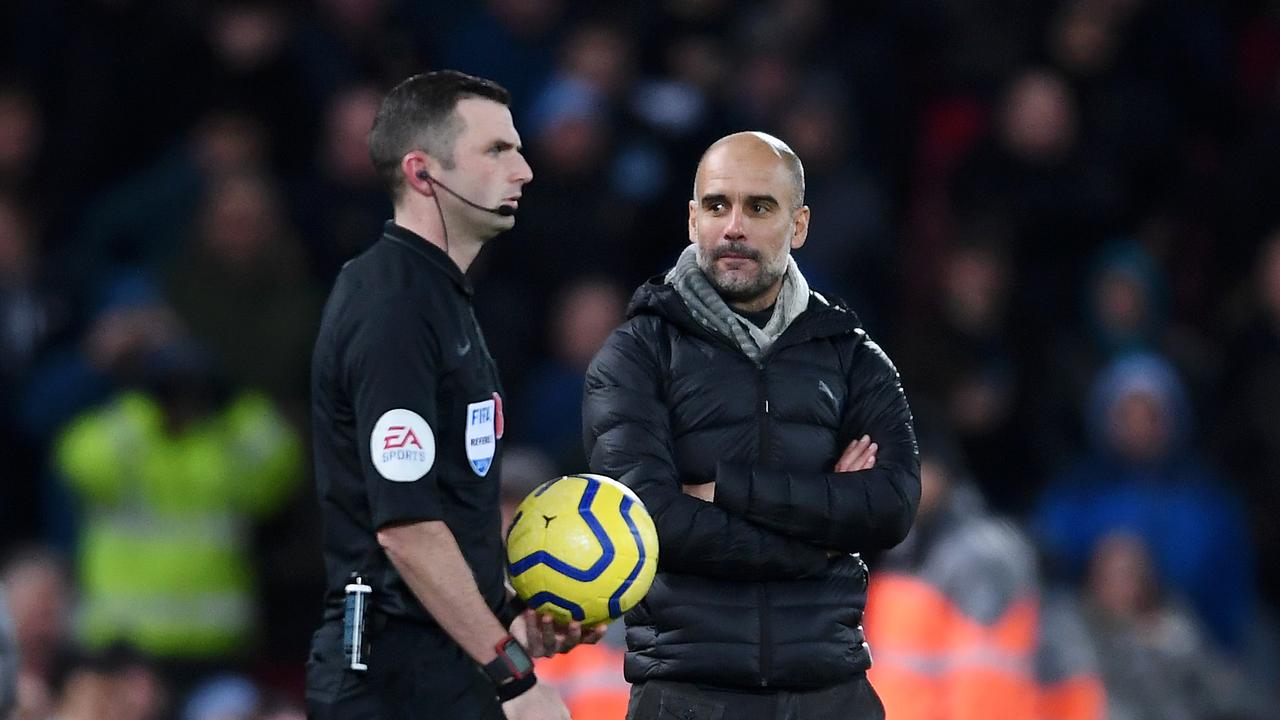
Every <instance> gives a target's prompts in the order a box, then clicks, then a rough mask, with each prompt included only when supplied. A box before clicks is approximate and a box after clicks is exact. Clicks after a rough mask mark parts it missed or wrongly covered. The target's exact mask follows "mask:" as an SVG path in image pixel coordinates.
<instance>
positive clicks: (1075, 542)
mask: <svg viewBox="0 0 1280 720" xmlns="http://www.w3.org/2000/svg"><path fill="white" fill-rule="evenodd" d="M1087 411H1088V417H1089V421H1088V426H1089V428H1090V430H1091V434H1092V435H1091V439H1092V442H1093V446H1092V449H1091V451H1090V452H1089V453H1087V454H1085V455H1083V456H1081V457H1080V459H1079V460H1078V461H1077V462H1076V463H1075V464H1074V465H1073V466H1071V467H1070V468H1069V469H1067V470H1066V471H1065V472H1064V473H1062V474H1061V475H1060V476H1058V477H1057V478H1055V479H1054V480H1053V481H1052V483H1051V484H1050V486H1049V487H1048V488H1047V489H1046V491H1045V493H1044V494H1043V496H1042V497H1041V498H1040V500H1039V503H1038V507H1037V510H1036V516H1035V524H1036V531H1037V533H1038V538H1039V540H1040V542H1042V543H1043V548H1044V550H1045V552H1046V553H1048V554H1049V556H1050V558H1051V559H1052V560H1053V561H1054V562H1055V563H1056V566H1055V569H1057V570H1060V571H1062V572H1065V573H1066V574H1067V575H1068V576H1069V577H1075V578H1079V577H1082V575H1083V573H1084V571H1085V569H1086V566H1087V563H1088V559H1089V554H1090V553H1091V552H1092V550H1093V548H1094V547H1096V546H1097V543H1098V542H1099V541H1100V540H1101V539H1102V538H1103V537H1106V536H1107V535H1110V534H1111V533H1114V532H1117V531H1121V530H1124V531H1128V532H1131V533H1133V534H1135V535H1137V536H1138V537H1139V538H1141V539H1142V540H1143V542H1144V543H1145V544H1146V546H1147V547H1148V548H1149V549H1150V552H1151V554H1152V557H1153V559H1154V567H1155V578H1156V580H1157V582H1158V583H1159V584H1160V585H1162V586H1164V587H1167V588H1169V590H1170V591H1171V592H1172V593H1174V594H1176V595H1179V596H1182V597H1185V598H1186V599H1187V602H1188V604H1189V605H1190V607H1191V608H1192V609H1193V610H1194V612H1195V613H1196V616H1197V618H1198V619H1199V621H1200V622H1203V623H1204V624H1205V626H1206V627H1207V628H1208V631H1209V634H1210V637H1211V639H1212V640H1213V642H1214V643H1215V644H1216V645H1218V646H1220V647H1222V648H1225V649H1226V650H1228V651H1230V652H1233V653H1240V652H1242V651H1243V649H1244V647H1245V642H1246V639H1247V637H1248V635H1249V631H1248V627H1249V626H1250V624H1251V621H1252V619H1253V613H1254V612H1255V609H1254V602H1255V599H1256V588H1255V585H1254V577H1255V575H1254V565H1253V555H1254V553H1253V551H1252V548H1251V545H1250V544H1249V541H1248V525H1247V521H1246V518H1245V515H1244V508H1243V506H1242V505H1241V503H1240V500H1239V498H1238V496H1237V495H1236V493H1234V492H1232V490H1231V486H1230V485H1229V484H1228V483H1226V482H1225V481H1224V480H1223V478H1222V475H1221V473H1220V471H1218V469H1217V468H1216V467H1215V466H1214V465H1213V464H1212V462H1211V461H1209V460H1208V459H1206V458H1205V457H1204V455H1203V454H1202V450H1201V445H1202V443H1200V442H1199V435H1198V434H1197V433H1198V431H1197V430H1196V429H1195V427H1194V426H1193V417H1192V415H1191V409H1190V407H1189V406H1188V404H1187V397H1186V393H1185V391H1184V390H1183V386H1182V383H1181V381H1180V380H1179V379H1178V377H1177V375H1176V373H1175V371H1174V369H1173V368H1172V366H1171V365H1170V364H1169V363H1168V362H1167V361H1165V360H1164V359H1162V358H1160V357H1158V356H1155V355H1131V356H1127V357H1124V358H1121V359H1120V360H1117V361H1115V362H1114V363H1112V364H1111V365H1109V366H1108V367H1107V368H1106V369H1105V370H1104V371H1103V372H1102V373H1101V374H1100V375H1099V377H1098V378H1097V380H1096V381H1095V383H1094V386H1093V389H1092V391H1091V393H1090V396H1089V398H1088V406H1087Z"/></svg>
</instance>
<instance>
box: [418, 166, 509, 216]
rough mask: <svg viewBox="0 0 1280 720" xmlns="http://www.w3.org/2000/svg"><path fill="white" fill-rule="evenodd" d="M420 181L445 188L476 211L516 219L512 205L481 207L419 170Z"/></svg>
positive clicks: (424, 171)
mask: <svg viewBox="0 0 1280 720" xmlns="http://www.w3.org/2000/svg"><path fill="white" fill-rule="evenodd" d="M418 179H419V180H426V181H427V182H429V183H431V184H432V185H438V186H440V187H441V188H443V189H444V190H445V191H446V192H448V193H449V194H450V195H452V196H454V197H456V198H458V199H459V200H461V201H462V202H464V203H466V204H467V205H470V206H471V207H473V208H475V209H477V210H483V211H485V212H487V213H493V214H494V215H500V216H502V217H515V214H516V209H515V208H514V207H512V206H510V205H499V206H498V207H492V208H491V207H485V206H484V205H481V204H479V203H476V202H472V201H470V200H468V199H467V198H464V197H462V196H461V195H459V194H458V193H457V192H455V191H454V189H453V188H451V187H449V186H448V185H445V184H444V183H442V182H440V181H439V180H437V179H435V178H433V177H431V175H430V173H428V172H427V171H426V170H419V171H418Z"/></svg>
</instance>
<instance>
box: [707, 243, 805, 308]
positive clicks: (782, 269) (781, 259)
mask: <svg viewBox="0 0 1280 720" xmlns="http://www.w3.org/2000/svg"><path fill="white" fill-rule="evenodd" d="M728 254H733V255H741V256H743V257H747V258H750V259H752V260H754V261H755V262H756V263H757V265H758V268H759V270H758V272H757V273H756V274H755V275H754V276H744V275H743V274H742V273H736V272H723V271H721V270H720V269H719V268H718V267H717V265H716V261H717V260H719V259H720V258H721V257H723V256H725V255H728ZM697 257H698V267H699V268H701V269H702V274H703V275H705V276H706V277H707V281H708V282H710V283H711V287H713V288H715V291H716V292H717V293H719V294H720V297H722V298H724V300H725V302H729V303H748V302H750V301H752V300H755V299H756V298H759V297H760V296H761V295H763V294H764V293H765V292H767V291H768V290H769V289H770V288H772V287H773V286H774V284H775V283H777V282H778V281H779V280H780V279H782V277H783V276H784V275H786V273H787V260H788V259H789V258H790V254H789V253H787V252H786V250H785V249H784V250H783V251H782V252H779V253H778V254H777V255H776V256H774V257H767V256H765V255H763V254H762V253H760V252H758V251H756V250H753V249H751V248H749V247H747V246H745V245H739V244H735V243H730V244H729V245H726V246H722V247H717V248H714V249H713V250H712V251H711V253H710V257H707V256H706V255H704V254H703V252H702V249H701V248H699V249H698V252H697Z"/></svg>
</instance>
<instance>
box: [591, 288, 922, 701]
mask: <svg viewBox="0 0 1280 720" xmlns="http://www.w3.org/2000/svg"><path fill="white" fill-rule="evenodd" d="M628 314H629V318H630V319H629V320H628V322H627V323H626V324H624V325H623V326H622V327H621V328H619V329H618V330H617V331H615V332H614V333H613V335H612V336H611V337H610V338H609V340H608V342H607V343H606V344H605V346H604V348H603V349H601V351H600V353H599V354H598V355H597V356H596V358H595V361H594V362H593V363H592V364H591V368H590V370H589V371H588V373H587V381H586V399H585V401H584V408H583V423H584V434H585V442H586V450H587V456H588V458H590V465H591V470H592V471H593V472H598V473H602V474H605V475H608V476H610V477H614V478H617V479H619V480H621V481H622V482H624V483H626V484H627V485H628V486H630V487H631V488H632V489H634V490H635V491H636V493H637V494H638V495H639V496H640V498H641V499H642V500H643V501H644V503H645V505H646V506H647V508H648V509H649V512H650V513H652V515H653V518H654V521H655V523H656V524H657V528H658V538H659V543H660V548H659V561H658V563H659V565H658V569H659V572H658V576H657V579H656V580H655V581H654V584H653V588H652V589H651V590H650V591H649V594H648V595H647V596H646V597H645V599H644V600H643V601H642V602H641V603H640V604H639V605H638V606H637V607H636V608H635V609H634V610H632V611H631V612H630V613H628V615H627V618H626V622H627V644H628V647H629V652H628V653H627V658H626V665H625V670H626V676H627V679H628V680H629V681H631V682H640V681H644V680H649V679H657V678H662V679H668V680H679V681H684V682H701V683H708V684H715V685H720V686H728V687H752V688H761V687H769V688H779V689H802V688H815V687H823V686H827V685H831V684H834V683H837V682H841V681H845V680H849V679H851V678H853V677H855V676H856V675H857V674H858V673H861V672H863V671H865V670H866V669H867V667H869V665H870V661H871V660H870V655H869V653H868V649H867V646H866V643H865V642H864V639H863V635H862V627H861V622H862V610H863V606H864V603H865V599H866V583H867V573H866V566H865V565H864V564H863V563H862V561H861V559H859V558H858V557H856V556H852V555H850V554H848V553H857V552H861V551H866V550H873V549H880V548H888V547H892V546H893V545H896V544H897V543H898V542H900V541H901V540H902V538H903V537H904V536H905V535H906V534H907V531H908V529H909V528H910V526H911V522H912V519H913V518H914V517H915V511H916V506H917V504H918V503H919V499H920V466H919V460H918V457H917V450H916V445H915V434H914V432H913V430H912V426H911V412H910V409H909V408H908V407H907V401H906V397H905V395H904V394H903V392H902V387H901V385H900V383H899V381H898V373H897V370H895V369H894V367H893V364H892V363H891V362H890V361H889V359H888V358H887V357H886V356H885V354H884V353H883V352H882V351H881V350H880V348H879V347H878V346H877V345H876V344H875V343H873V342H872V341H871V340H870V339H868V338H867V336H866V334H865V333H864V332H863V330H862V329H861V326H860V325H859V323H858V320H857V317H856V316H855V315H854V314H853V313H852V312H851V311H849V310H847V309H846V308H843V307H838V306H832V305H830V304H829V303H828V302H827V301H826V300H824V299H823V298H822V297H821V296H820V295H818V294H817V293H814V294H813V295H812V296H811V298H810V302H809V306H808V309H807V310H805V312H804V313H802V314H801V315H800V316H799V317H798V318H796V320H795V321H794V322H792V324H791V326H790V327H788V328H787V330H786V331H785V332H784V333H783V334H782V336H781V337H780V338H779V339H778V340H777V342H776V343H775V344H774V345H773V347H772V348H770V350H769V352H768V353H766V355H765V356H764V358H763V359H762V361H761V364H760V365H756V364H755V363H753V362H752V361H751V360H750V359H749V358H748V357H747V356H746V355H745V354H744V353H743V352H741V351H740V350H739V349H737V347H736V346H735V345H734V344H733V343H732V342H731V341H730V340H729V339H728V338H725V337H722V336H720V335H718V334H714V333H712V332H711V331H709V330H707V329H705V328H703V327H701V326H700V325H698V323H697V322H696V321H695V320H694V319H693V317H692V316H691V315H690V313H689V311H688V309H687V308H686V307H685V304H684V302H683V301H682V300H681V299H680V297H679V295H678V294H677V293H676V291H675V289H674V288H673V287H671V286H670V285H668V284H665V283H663V282H661V280H659V279H655V280H652V281H650V282H649V283H648V284H646V285H644V286H642V287H641V288H640V289H639V290H638V291H637V292H636V295H635V297H634V298H633V299H632V303H631V307H630V309H629V313H628ZM864 433H865V434H868V435H870V436H871V438H872V439H873V440H874V441H875V442H876V443H878V444H879V446H880V449H879V452H878V453H877V462H876V467H875V468H874V469H872V470H867V471H863V472H856V473H835V472H832V469H833V467H834V466H835V461H836V459H837V458H838V457H839V455H840V453H841V451H842V450H843V449H844V448H845V447H846V446H847V445H848V444H849V443H850V442H851V441H852V440H854V439H855V438H858V437H861V436H862V435H863V434H864ZM709 480H715V482H716V488H715V502H714V503H707V502H704V501H702V500H698V499H696V498H694V497H691V496H689V495H685V494H683V493H682V492H681V484H682V483H696V482H705V481H709ZM828 550H837V551H840V554H839V555H837V556H836V557H835V558H829V553H828V552H827V551H828Z"/></svg>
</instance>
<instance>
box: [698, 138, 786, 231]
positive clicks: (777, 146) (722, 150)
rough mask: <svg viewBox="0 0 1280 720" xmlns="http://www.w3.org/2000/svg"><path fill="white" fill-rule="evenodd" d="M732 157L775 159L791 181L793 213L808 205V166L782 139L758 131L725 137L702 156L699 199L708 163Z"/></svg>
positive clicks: (699, 174) (699, 162) (699, 170)
mask: <svg viewBox="0 0 1280 720" xmlns="http://www.w3.org/2000/svg"><path fill="white" fill-rule="evenodd" d="M731 158H742V159H750V160H757V161H758V160H761V159H764V160H766V161H768V160H769V159H772V160H773V161H776V162H778V163H781V164H782V166H783V168H784V169H785V170H786V172H787V175H788V177H789V178H790V181H791V182H790V185H791V191H792V192H791V210H792V211H795V210H799V209H800V208H801V207H802V206H803V205H804V165H803V164H801V162H800V158H799V156H797V155H796V154H795V151H793V150H792V149H791V148H790V147H789V146H788V145H787V144H786V143H784V142H782V141H781V140H779V139H778V138H776V137H774V136H772V135H770V134H768V133H763V132H759V131H755V130H751V131H747V132H738V133H733V134H732V135H725V136H724V137H722V138H720V139H719V140H717V141H715V142H714V143H712V144H711V147H709V148H707V151H706V152H704V153H702V158H701V159H699V160H698V171H697V173H695V174H694V177H693V197H694V199H695V200H697V198H698V196H699V188H701V187H702V182H703V179H704V175H705V171H706V167H707V166H708V164H709V163H712V162H720V161H727V160H729V159H731ZM780 199H781V198H780Z"/></svg>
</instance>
